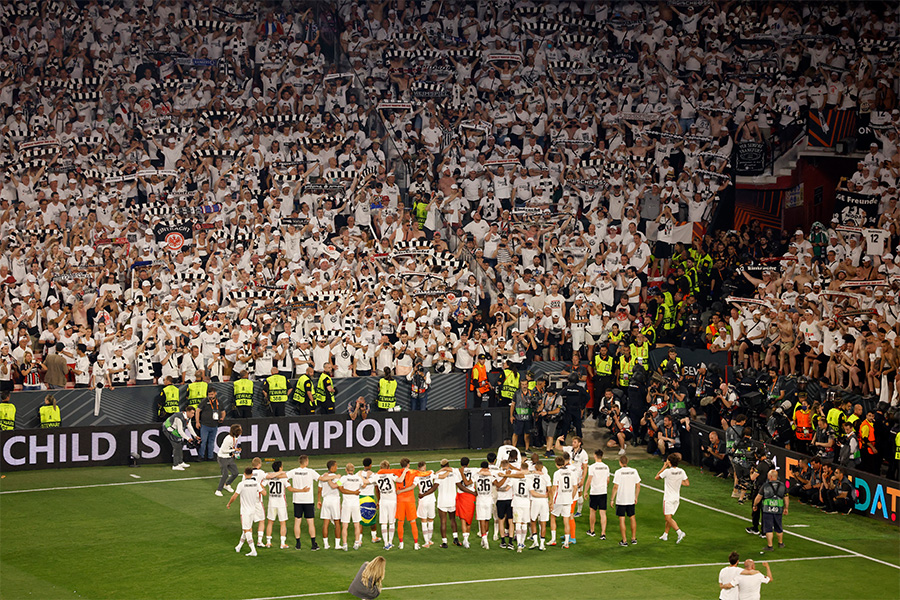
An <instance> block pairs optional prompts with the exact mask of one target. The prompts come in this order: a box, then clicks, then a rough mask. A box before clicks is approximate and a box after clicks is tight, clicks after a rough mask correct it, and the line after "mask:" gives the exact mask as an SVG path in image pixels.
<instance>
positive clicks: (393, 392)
mask: <svg viewBox="0 0 900 600" xmlns="http://www.w3.org/2000/svg"><path fill="white" fill-rule="evenodd" d="M396 404H397V380H396V379H391V380H390V381H389V380H387V379H385V378H384V377H382V378H381V380H379V382H378V408H379V409H381V410H390V409H392V408H394V406H395V405H396Z"/></svg>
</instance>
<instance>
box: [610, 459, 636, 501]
mask: <svg viewBox="0 0 900 600" xmlns="http://www.w3.org/2000/svg"><path fill="white" fill-rule="evenodd" d="M640 482H641V476H640V474H639V473H638V472H637V470H635V469H633V468H632V467H622V468H621V469H619V470H618V471H616V474H615V475H613V485H618V486H619V489H618V491H617V492H616V506H629V505H631V504H634V503H635V496H636V492H637V486H638V484H639V483H640Z"/></svg>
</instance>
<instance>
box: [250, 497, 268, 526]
mask: <svg viewBox="0 0 900 600" xmlns="http://www.w3.org/2000/svg"><path fill="white" fill-rule="evenodd" d="M253 520H254V521H257V522H258V521H265V520H266V509H265V507H264V506H263V503H262V500H260V502H259V504H257V505H256V508H255V509H254V510H253Z"/></svg>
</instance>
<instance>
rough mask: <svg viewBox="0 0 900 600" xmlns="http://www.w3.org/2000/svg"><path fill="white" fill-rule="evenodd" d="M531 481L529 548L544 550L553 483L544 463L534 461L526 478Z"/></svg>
mask: <svg viewBox="0 0 900 600" xmlns="http://www.w3.org/2000/svg"><path fill="white" fill-rule="evenodd" d="M525 479H526V481H528V482H529V486H528V487H529V488H530V493H531V537H532V540H531V546H529V549H530V550H532V549H535V548H537V549H538V550H541V551H543V550H544V549H545V548H544V538H545V537H546V536H547V521H549V520H550V486H551V485H552V484H553V482H552V480H551V479H550V476H549V475H548V474H547V470H546V469H545V468H544V464H543V463H542V462H541V461H539V460H538V461H535V462H534V471H533V472H531V473H529V474H528V476H527V477H526V478H525ZM538 523H540V534H541V537H540V545H538Z"/></svg>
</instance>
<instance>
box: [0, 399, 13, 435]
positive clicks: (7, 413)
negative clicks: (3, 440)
mask: <svg viewBox="0 0 900 600" xmlns="http://www.w3.org/2000/svg"><path fill="white" fill-rule="evenodd" d="M15 428H16V405H15V404H13V403H12V402H10V399H9V392H7V391H4V392H3V393H2V394H0V429H2V430H3V431H10V430H12V429H15Z"/></svg>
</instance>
